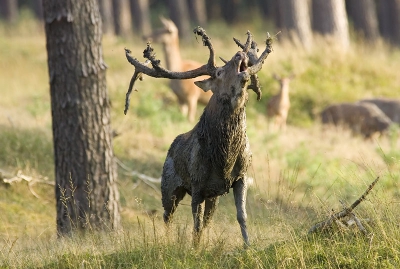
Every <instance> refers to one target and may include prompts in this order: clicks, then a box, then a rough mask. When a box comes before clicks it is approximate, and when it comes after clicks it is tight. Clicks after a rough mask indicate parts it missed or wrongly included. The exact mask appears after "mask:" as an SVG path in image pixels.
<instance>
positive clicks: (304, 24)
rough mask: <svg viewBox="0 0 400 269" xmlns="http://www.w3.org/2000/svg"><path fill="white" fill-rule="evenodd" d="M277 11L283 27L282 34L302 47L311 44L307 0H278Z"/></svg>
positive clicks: (307, 47)
mask: <svg viewBox="0 0 400 269" xmlns="http://www.w3.org/2000/svg"><path fill="white" fill-rule="evenodd" d="M278 5H279V13H280V15H281V23H282V28H283V36H284V37H288V38H290V39H291V40H292V41H293V42H294V43H300V44H301V45H302V46H303V47H304V48H306V49H310V48H311V46H312V31H311V22H310V15H309V11H308V0H280V1H279V2H278Z"/></svg>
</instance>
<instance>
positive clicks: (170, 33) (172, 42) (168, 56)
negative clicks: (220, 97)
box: [145, 17, 212, 122]
mask: <svg viewBox="0 0 400 269" xmlns="http://www.w3.org/2000/svg"><path fill="white" fill-rule="evenodd" d="M160 20H161V22H162V24H163V25H164V27H163V28H160V29H157V30H155V31H154V32H153V33H152V34H151V35H149V36H146V37H145V38H146V39H147V40H149V41H154V42H157V43H161V44H162V45H163V49H164V55H165V62H166V67H167V69H168V70H171V71H175V72H181V71H188V70H191V69H195V68H198V67H200V66H201V65H202V64H201V63H198V62H195V61H191V60H183V59H182V57H181V53H180V49H179V34H178V28H177V27H176V26H175V24H174V23H173V22H172V21H171V20H167V19H165V18H163V17H161V18H160ZM205 78H206V77H203V78H202V79H205ZM194 81H195V80H194V79H186V80H177V79H173V80H170V84H169V85H170V87H171V89H172V91H173V92H174V94H175V95H176V97H177V98H178V102H179V105H180V108H181V112H182V114H183V115H184V116H187V117H188V119H189V121H190V122H193V121H194V120H195V117H196V110H197V103H198V102H199V103H201V104H203V105H207V103H208V101H209V100H210V97H211V95H212V92H211V91H207V92H204V91H202V90H201V89H200V88H198V87H196V85H195V84H194Z"/></svg>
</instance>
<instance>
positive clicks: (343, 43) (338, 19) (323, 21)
mask: <svg viewBox="0 0 400 269" xmlns="http://www.w3.org/2000/svg"><path fill="white" fill-rule="evenodd" d="M312 27H313V29H314V30H315V31H316V32H318V33H320V34H322V35H325V36H331V37H333V38H334V40H335V43H336V44H338V45H339V46H340V47H341V48H342V49H343V50H347V49H348V48H349V46H350V38H349V27H348V21H347V15H346V8H345V3H344V0H312Z"/></svg>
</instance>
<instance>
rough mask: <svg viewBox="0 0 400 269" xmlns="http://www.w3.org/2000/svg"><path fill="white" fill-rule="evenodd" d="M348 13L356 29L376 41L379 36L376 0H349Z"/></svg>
mask: <svg viewBox="0 0 400 269" xmlns="http://www.w3.org/2000/svg"><path fill="white" fill-rule="evenodd" d="M346 3H347V7H348V9H347V10H348V14H349V17H350V19H351V21H352V22H353V25H354V29H355V30H356V31H357V32H359V33H361V34H362V35H363V37H364V38H365V39H366V40H368V41H371V42H374V41H376V40H377V39H378V37H379V29H378V17H377V14H376V5H375V2H374V0H347V1H346Z"/></svg>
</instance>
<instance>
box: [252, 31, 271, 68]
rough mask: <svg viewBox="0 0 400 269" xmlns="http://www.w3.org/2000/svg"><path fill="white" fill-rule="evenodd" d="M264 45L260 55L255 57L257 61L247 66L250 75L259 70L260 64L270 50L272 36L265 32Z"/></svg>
mask: <svg viewBox="0 0 400 269" xmlns="http://www.w3.org/2000/svg"><path fill="white" fill-rule="evenodd" d="M265 44H266V47H265V50H264V51H263V53H262V54H261V56H260V57H259V58H258V59H257V61H256V62H255V63H254V64H253V65H252V66H251V67H249V69H248V71H249V74H250V75H255V74H257V72H258V71H260V70H261V68H262V65H263V63H264V61H265V59H267V57H268V55H269V54H270V53H271V52H272V38H271V36H270V34H269V33H268V32H267V40H266V41H265Z"/></svg>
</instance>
